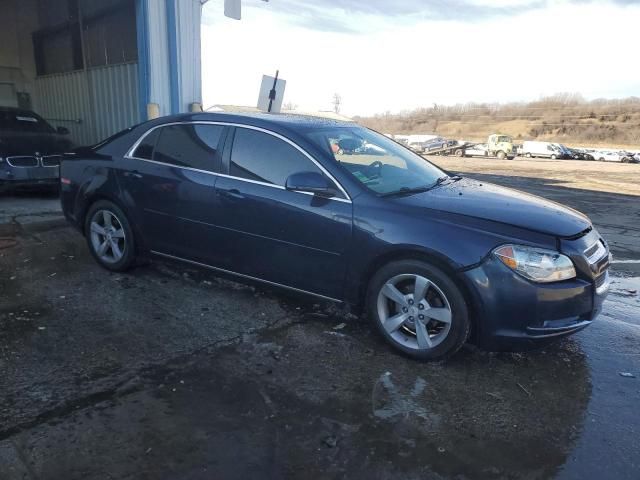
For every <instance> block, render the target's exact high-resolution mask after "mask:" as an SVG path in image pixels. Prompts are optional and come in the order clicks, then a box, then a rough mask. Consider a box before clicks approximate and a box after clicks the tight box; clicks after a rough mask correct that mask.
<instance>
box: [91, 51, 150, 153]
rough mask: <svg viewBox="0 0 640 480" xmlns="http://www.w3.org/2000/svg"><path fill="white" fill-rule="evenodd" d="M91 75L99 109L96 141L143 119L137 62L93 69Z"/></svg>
mask: <svg viewBox="0 0 640 480" xmlns="http://www.w3.org/2000/svg"><path fill="white" fill-rule="evenodd" d="M89 78H90V80H91V85H92V90H93V98H94V103H93V108H95V110H96V114H95V116H94V118H95V130H96V135H97V139H96V141H98V140H102V139H103V138H106V137H108V136H110V135H113V134H114V133H116V132H119V131H120V130H123V129H125V128H127V127H130V126H131V125H135V124H136V123H139V122H140V112H139V110H138V64H137V63H123V64H121V65H110V66H108V67H101V68H93V69H91V70H89Z"/></svg>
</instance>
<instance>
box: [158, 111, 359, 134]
mask: <svg viewBox="0 0 640 480" xmlns="http://www.w3.org/2000/svg"><path fill="white" fill-rule="evenodd" d="M185 121H209V122H227V123H239V124H246V125H252V126H257V127H268V126H279V127H281V128H285V129H289V130H310V129H317V128H331V127H334V128H335V127H353V126H355V125H356V124H355V123H354V122H347V121H344V120H335V119H330V118H323V117H315V116H311V115H296V114H283V113H244V112H243V113H228V112H197V113H183V114H178V115H170V116H167V117H161V118H159V119H156V120H154V121H152V123H154V124H157V125H161V124H164V123H171V122H185ZM150 123H151V122H150Z"/></svg>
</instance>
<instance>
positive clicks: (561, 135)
mask: <svg viewBox="0 0 640 480" xmlns="http://www.w3.org/2000/svg"><path fill="white" fill-rule="evenodd" d="M355 120H356V121H358V122H359V123H361V124H363V125H365V126H367V127H370V128H373V129H375V130H378V131H380V132H383V133H393V134H400V133H402V134H412V133H417V134H419V133H436V134H438V135H442V136H444V137H449V138H455V139H464V140H471V141H483V140H486V138H487V136H488V135H489V134H492V133H505V134H508V135H512V136H513V137H514V139H515V140H516V141H524V140H548V141H553V142H558V143H564V144H569V145H574V146H578V145H580V146H592V147H598V146H610V147H613V146H616V147H628V148H633V149H638V148H640V98H638V97H630V98H625V99H620V100H593V101H586V100H584V99H582V98H581V97H580V96H579V95H573V94H562V95H556V96H553V97H547V98H542V99H540V100H538V101H535V102H529V103H507V104H464V105H453V106H440V105H434V106H433V107H431V108H420V109H416V110H413V111H410V112H402V113H399V114H390V113H385V114H380V115H375V116H373V117H356V119H355Z"/></svg>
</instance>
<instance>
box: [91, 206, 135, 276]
mask: <svg viewBox="0 0 640 480" xmlns="http://www.w3.org/2000/svg"><path fill="white" fill-rule="evenodd" d="M86 218H87V220H86V223H85V232H86V236H87V243H88V245H89V250H90V251H91V254H92V255H93V257H94V258H95V259H96V260H97V261H98V263H99V264H100V265H101V266H103V267H104V268H106V269H108V270H112V271H116V272H123V271H125V270H128V269H129V268H130V267H131V265H132V264H133V262H134V260H135V242H134V238H133V231H132V230H131V227H130V225H129V221H128V220H127V217H126V216H125V214H124V212H123V211H122V210H121V209H120V208H118V206H117V205H115V204H113V203H111V202H109V201H106V200H101V201H99V202H96V203H94V204H93V205H92V206H91V208H90V209H89V212H88V213H87V217H86Z"/></svg>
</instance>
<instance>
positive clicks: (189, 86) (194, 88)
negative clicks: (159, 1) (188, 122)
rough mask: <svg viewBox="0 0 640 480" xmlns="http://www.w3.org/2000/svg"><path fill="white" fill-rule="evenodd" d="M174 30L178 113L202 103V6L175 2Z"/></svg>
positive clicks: (192, 1) (195, 1)
mask: <svg viewBox="0 0 640 480" xmlns="http://www.w3.org/2000/svg"><path fill="white" fill-rule="evenodd" d="M176 4H177V5H176V7H177V8H176V29H177V36H178V39H179V40H178V58H179V59H180V65H179V69H178V76H179V92H180V95H179V102H180V111H181V112H188V111H189V104H190V103H193V102H198V103H202V72H201V59H200V57H201V54H200V51H201V50H200V48H201V47H200V23H201V17H202V4H201V2H200V1H198V0H191V1H190V2H176Z"/></svg>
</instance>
